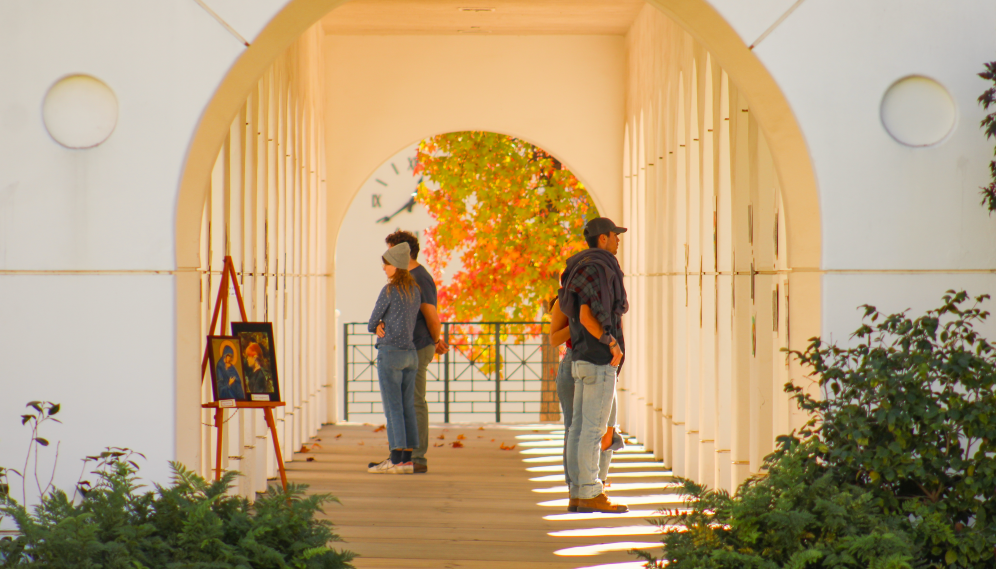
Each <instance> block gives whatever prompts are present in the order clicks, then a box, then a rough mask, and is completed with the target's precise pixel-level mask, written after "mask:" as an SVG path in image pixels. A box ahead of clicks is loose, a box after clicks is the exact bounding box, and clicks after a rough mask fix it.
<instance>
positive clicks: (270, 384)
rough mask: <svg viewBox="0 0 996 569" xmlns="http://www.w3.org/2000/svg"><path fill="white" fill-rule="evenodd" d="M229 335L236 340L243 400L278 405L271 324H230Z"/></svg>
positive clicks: (277, 385)
mask: <svg viewBox="0 0 996 569" xmlns="http://www.w3.org/2000/svg"><path fill="white" fill-rule="evenodd" d="M232 335H233V336H235V337H237V338H238V339H239V353H240V354H241V359H242V369H243V370H245V373H246V375H245V378H246V385H247V386H248V392H247V399H250V400H252V401H280V384H279V383H278V381H277V354H276V350H275V348H274V341H273V324H271V323H269V322H232Z"/></svg>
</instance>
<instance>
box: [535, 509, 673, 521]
mask: <svg viewBox="0 0 996 569" xmlns="http://www.w3.org/2000/svg"><path fill="white" fill-rule="evenodd" d="M690 511H691V510H689V509H688V508H675V509H672V510H670V512H671V513H674V512H677V513H682V514H683V513H685V512H690ZM665 515H670V514H665V513H664V512H662V511H660V510H630V511H628V512H624V513H622V514H603V513H602V512H591V513H571V512H568V513H566V514H550V515H549V516H543V519H544V520H547V521H551V522H577V521H581V520H618V519H620V518H661V517H664V516H665Z"/></svg>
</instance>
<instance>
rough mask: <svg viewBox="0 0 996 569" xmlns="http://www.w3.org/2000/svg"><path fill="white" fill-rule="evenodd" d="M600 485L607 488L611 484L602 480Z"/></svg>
mask: <svg viewBox="0 0 996 569" xmlns="http://www.w3.org/2000/svg"><path fill="white" fill-rule="evenodd" d="M602 486H603V487H605V488H608V487H609V486H612V483H611V482H609V481H608V480H606V481H605V482H602Z"/></svg>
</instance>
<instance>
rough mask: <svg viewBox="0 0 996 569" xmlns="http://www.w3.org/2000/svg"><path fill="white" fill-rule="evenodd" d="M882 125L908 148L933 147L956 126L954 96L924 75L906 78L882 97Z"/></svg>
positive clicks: (894, 84)
mask: <svg viewBox="0 0 996 569" xmlns="http://www.w3.org/2000/svg"><path fill="white" fill-rule="evenodd" d="M881 114H882V125H883V126H885V130H886V131H888V133H889V135H891V136H892V138H894V139H896V141H897V142H899V143H902V144H905V145H906V146H931V145H933V144H937V143H938V142H940V141H942V140H944V138H945V137H946V136H947V135H948V134H949V133H950V132H951V130H952V129H954V126H955V116H956V112H955V104H954V99H952V98H951V94H950V93H948V90H947V89H945V88H944V86H943V85H941V84H940V83H938V82H937V81H935V80H933V79H931V78H929V77H924V76H922V75H911V76H909V77H903V78H902V79H900V80H899V81H896V82H895V83H893V84H892V86H891V87H889V89H888V90H887V91H886V92H885V96H884V97H882V108H881Z"/></svg>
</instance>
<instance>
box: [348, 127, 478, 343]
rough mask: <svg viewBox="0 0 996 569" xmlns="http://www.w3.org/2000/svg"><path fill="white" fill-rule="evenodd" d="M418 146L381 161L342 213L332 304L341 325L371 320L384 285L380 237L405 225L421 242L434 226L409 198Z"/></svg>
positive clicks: (437, 277)
mask: <svg viewBox="0 0 996 569" xmlns="http://www.w3.org/2000/svg"><path fill="white" fill-rule="evenodd" d="M417 148H418V143H416V144H412V145H411V146H409V147H408V148H405V149H404V150H402V151H401V152H399V153H398V154H396V155H394V156H393V157H391V158H390V159H389V160H387V161H386V162H384V163H383V164H381V165H380V167H378V168H377V170H376V171H374V173H373V174H372V175H371V176H370V178H369V179H368V180H367V181H366V182H364V184H363V186H362V187H361V188H360V191H359V193H357V194H356V197H355V198H354V199H353V203H352V204H351V205H350V207H349V210H348V211H347V212H346V217H345V218H344V219H343V222H342V226H341V228H340V229H339V239H338V241H337V243H336V262H335V266H336V273H335V285H336V308H337V309H338V310H339V313H340V315H339V325H340V326H341V325H342V324H343V323H345V322H366V321H367V320H368V319H369V318H370V312H371V311H372V310H373V306H374V303H375V302H376V301H377V295H378V294H380V289H381V288H382V287H383V286H384V285H385V284H386V283H387V277H386V276H385V275H384V271H383V269H382V266H383V264H382V262H381V255H383V254H384V251H386V250H387V244H386V243H384V238H385V237H387V236H388V235H389V234H391V233H393V232H395V231H397V230H398V229H404V230H407V231H411V232H412V233H414V234H415V235H416V236H417V237H418V238H419V242H420V243H422V239H423V235H425V230H426V229H427V228H429V227H432V226H433V225H434V220H433V219H432V217H430V216H429V214H428V212H426V210H425V208H424V207H422V205H420V204H418V203H415V201H414V198H415V196H414V195H413V194H414V193H415V189H416V188H417V187H418V184H419V180H420V179H421V176H416V175H415V173H414V170H415V154H416V150H417ZM419 261H420V262H422V263H423V264H424V261H425V259H424V256H423V255H419ZM459 265H460V263H459V260H458V259H454V260H453V261H452V262H451V263H450V266H449V267H447V270H446V273H449V274H453V272H454V270H453V269H457V268H458V267H459ZM427 268H428V267H427ZM430 272H431V271H430ZM433 277H434V278H435V280H436V285H437V286H440V285H442V284H443V283H444V279H445V275H435V274H434V275H433ZM446 280H448V279H446ZM340 330H341V328H340Z"/></svg>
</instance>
